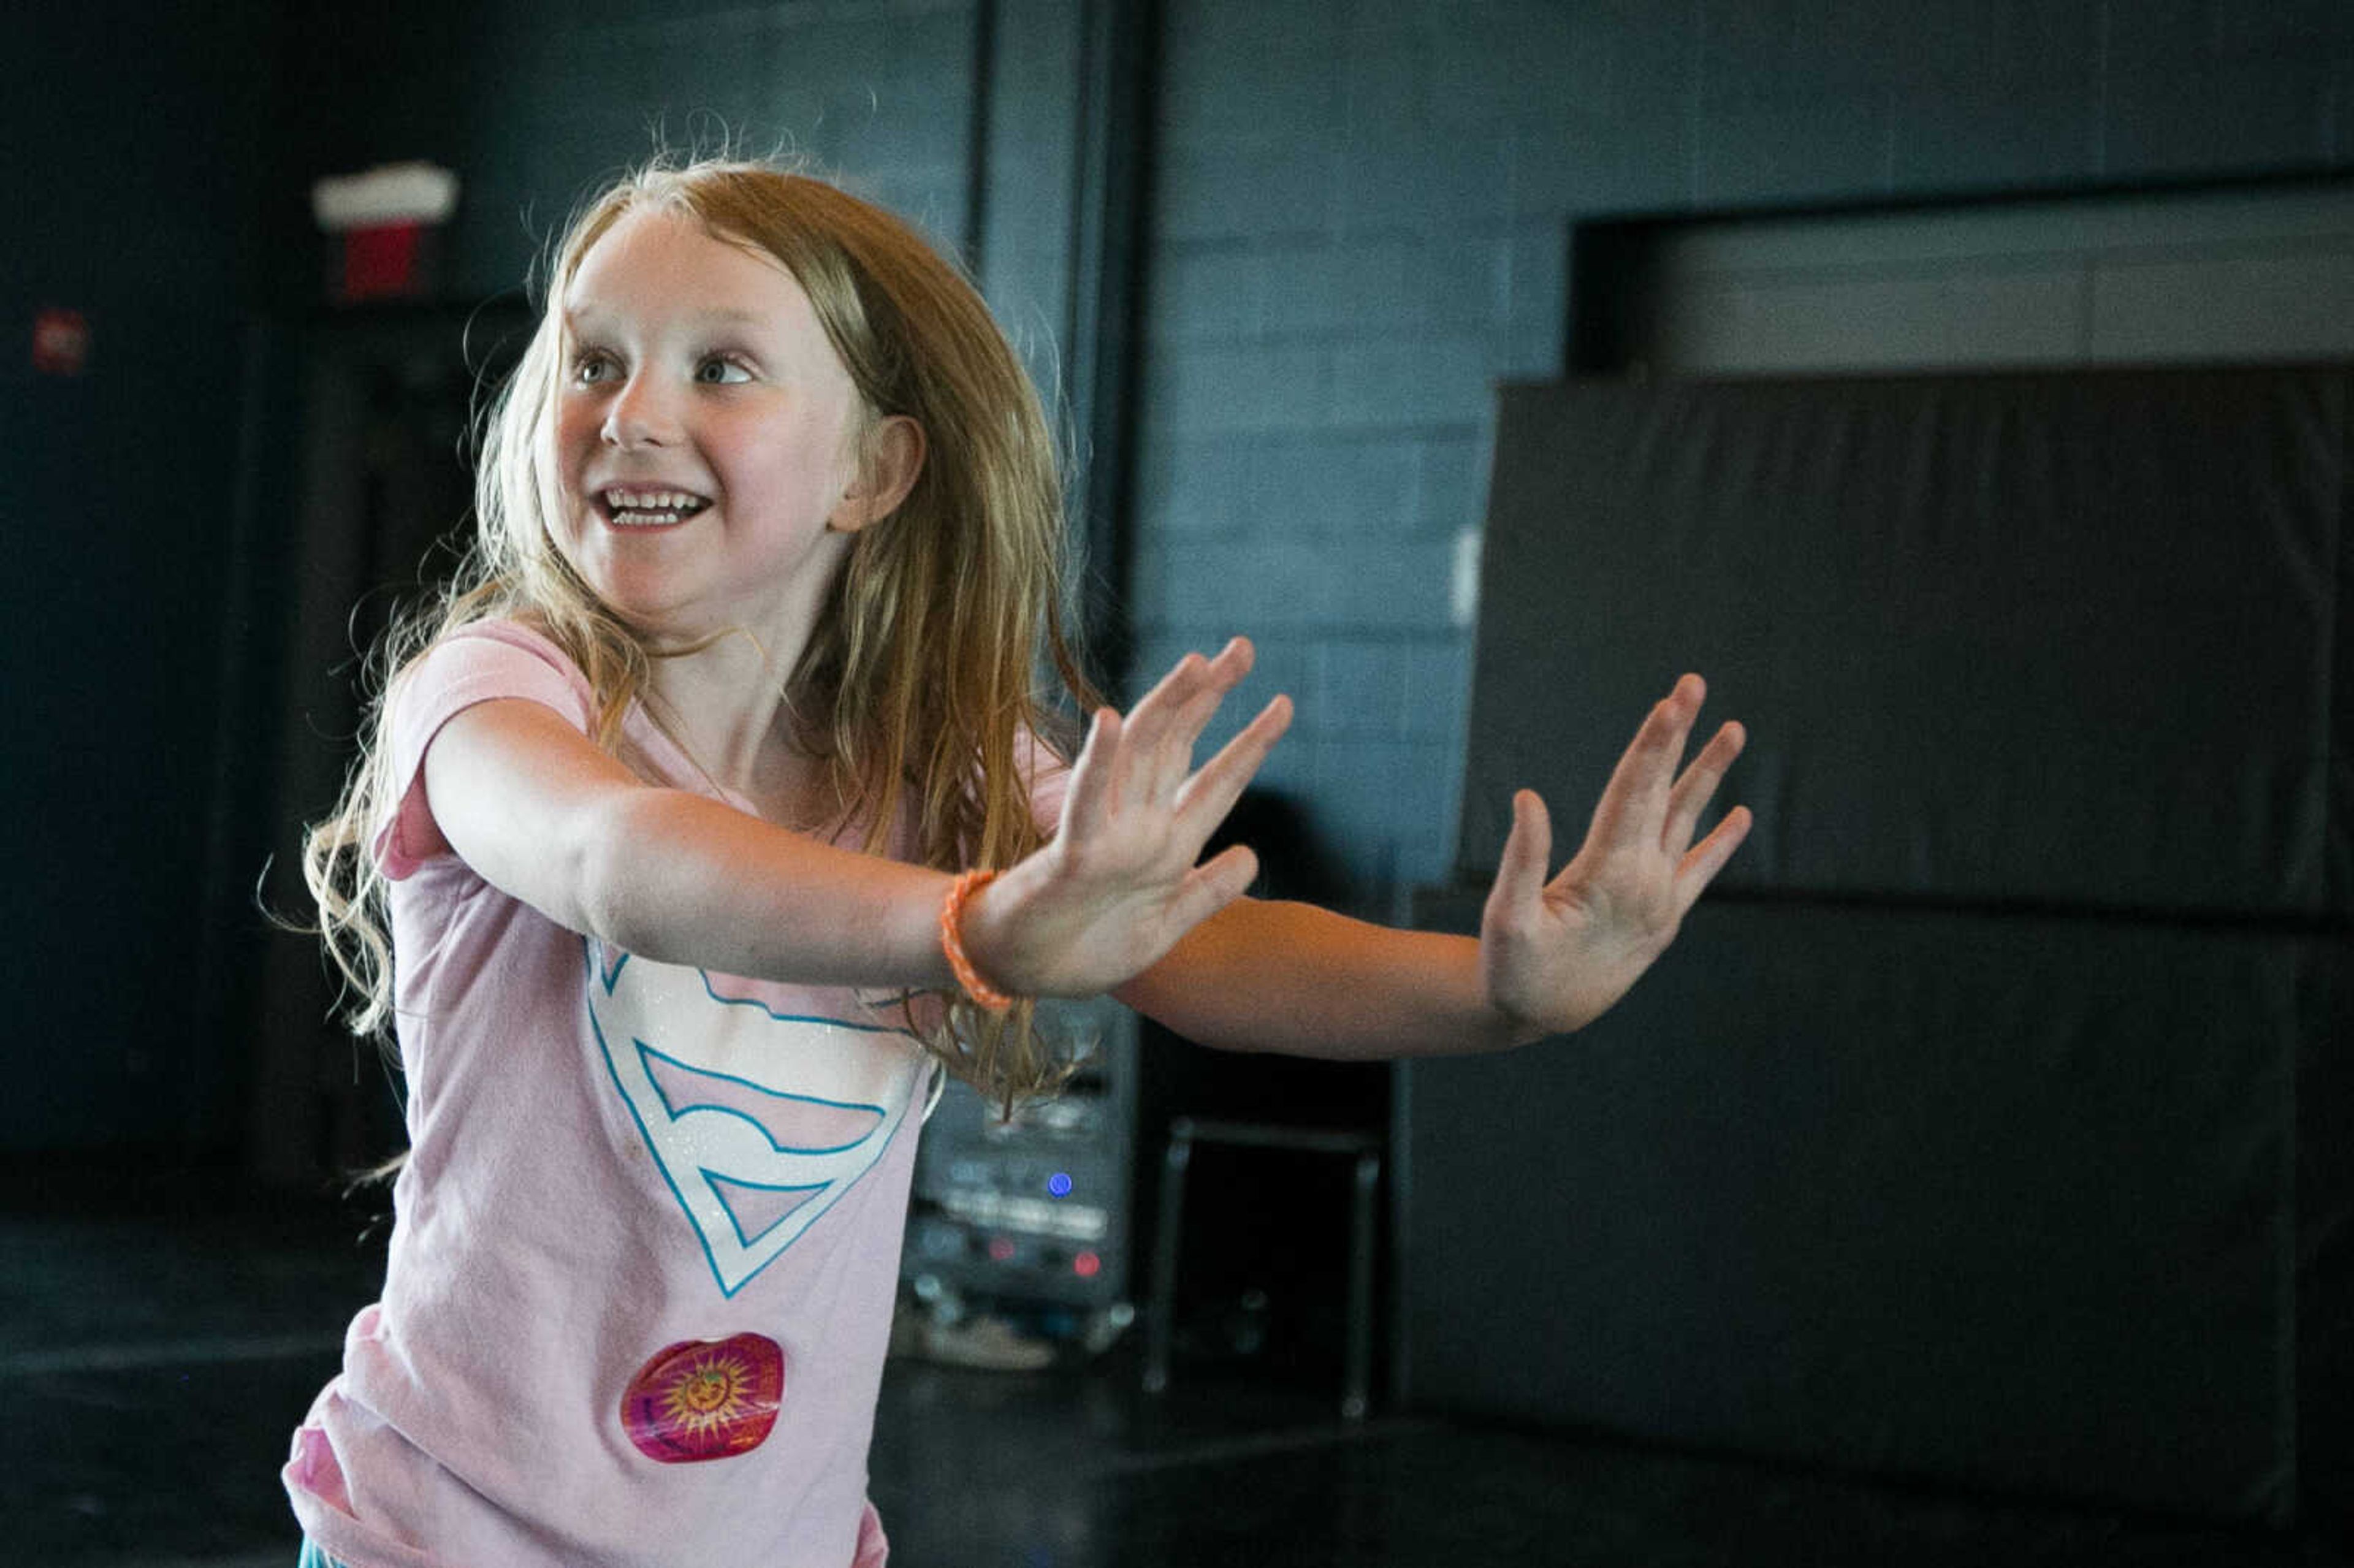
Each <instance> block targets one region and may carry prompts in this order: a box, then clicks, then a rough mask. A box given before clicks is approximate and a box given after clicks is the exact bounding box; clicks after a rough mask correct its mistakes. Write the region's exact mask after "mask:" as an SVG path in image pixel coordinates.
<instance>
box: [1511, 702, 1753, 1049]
mask: <svg viewBox="0 0 2354 1568" xmlns="http://www.w3.org/2000/svg"><path fill="white" fill-rule="evenodd" d="M1706 695H1707V687H1706V686H1705V685H1704V684H1703V683H1702V681H1701V678H1700V677H1699V676H1698V675H1686V676H1685V677H1684V678H1683V679H1682V680H1681V681H1679V682H1677V683H1676V687H1675V690H1674V691H1672V692H1670V694H1668V696H1667V698H1666V699H1665V700H1664V701H1662V702H1661V703H1660V704H1659V705H1658V706H1657V707H1654V708H1653V709H1652V710H1651V713H1650V716H1649V717H1648V718H1647V719H1645V720H1644V721H1643V727H1642V728H1641V729H1640V730H1639V731H1638V732H1637V733H1636V736H1635V739H1634V743H1633V744H1632V745H1630V746H1629V747H1628V748H1627V752H1626V755H1625V756H1623V757H1621V758H1619V759H1618V766H1617V768H1616V769H1614V770H1613V771H1612V773H1611V775H1610V782H1609V785H1608V787H1607V788H1606V789H1604V790H1603V792H1602V800H1601V802H1600V803H1599V804H1598V805H1596V807H1595V809H1594V821H1593V825H1592V826H1591V827H1590V828H1588V829H1587V831H1586V835H1585V843H1584V844H1583V845H1582V846H1580V848H1579V849H1578V852H1577V853H1576V855H1575V857H1574V858H1573V859H1572V860H1571V861H1570V863H1569V864H1568V865H1566V866H1564V868H1563V869H1562V872H1561V874H1560V875H1558V876H1555V877H1554V878H1553V880H1552V881H1550V882H1547V881H1546V880H1545V868H1546V866H1547V865H1548V864H1550V863H1551V855H1552V851H1553V828H1552V824H1551V821H1550V820H1549V818H1548V817H1547V814H1546V811H1545V806H1544V802H1543V800H1540V799H1538V798H1537V795H1536V793H1535V791H1533V790H1529V789H1523V790H1522V791H1520V793H1518V794H1517V795H1515V796H1513V798H1512V832H1511V837H1510V838H1509V839H1507V840H1506V841H1505V843H1504V853H1503V857H1502V862H1501V863H1500V865H1499V866H1498V868H1497V872H1496V882H1495V885H1494V887H1493V888H1492V889H1491V890H1490V893H1489V895H1488V905H1487V910H1486V913H1485V914H1484V915H1483V916H1482V917H1481V919H1480V923H1479V978H1480V982H1481V985H1482V987H1483V989H1484V991H1485V992H1486V995H1487V1000H1488V1002H1489V1005H1490V1007H1492V1008H1494V1009H1495V1010H1496V1011H1497V1012H1498V1013H1499V1014H1500V1017H1501V1019H1502V1020H1503V1021H1504V1022H1505V1023H1506V1024H1507V1025H1508V1026H1509V1027H1510V1028H1511V1031H1512V1033H1514V1035H1515V1037H1516V1038H1519V1039H1522V1040H1533V1039H1537V1038H1539V1037H1541V1036H1543V1035H1546V1034H1554V1033H1565V1032H1567V1031H1569V1030H1573V1029H1577V1028H1581V1027H1583V1026H1584V1025H1585V1024H1587V1023H1590V1022H1593V1021H1594V1020H1595V1019H1596V1018H1598V1017H1600V1016H1601V1015H1602V1013H1603V1012H1605V1011H1606V1009H1608V1008H1609V1006H1610V1005H1611V1004H1612V1003H1613V1002H1615V1001H1617V1000H1618V999H1619V998H1620V997H1622V996H1624V995H1625V994H1626V993H1627V991H1628V988H1629V987H1631V986H1632V985H1633V984H1634V983H1635V981H1636V980H1638V979H1640V978H1641V976H1642V974H1643V971H1644V970H1645V969H1649V968H1650V966H1651V963H1652V961H1653V960H1654V959H1657V958H1658V957H1659V955H1660V954H1661V953H1662V952H1664V951H1666V950H1667V947H1668V944H1669V943H1670V942H1672V941H1673V940H1675V936H1676V931H1677V928H1678V927H1680V926H1681V924H1682V921H1683V917H1684V915H1685V912H1686V911H1688V910H1690V909H1691V906H1692V905H1693V904H1694V903H1695V902H1696V901H1697V900H1698V899H1699V897H1700V895H1701V893H1702V890H1703V889H1705V888H1706V887H1707V886H1708V885H1709V883H1710V881H1711V880H1712V879H1713V878H1714V877H1715V875H1716V874H1717V873H1718V872H1719V871H1720V870H1722V869H1723V866H1724V863H1725V862H1726V861H1728V860H1730V859H1731V858H1732V857H1733V852H1734V850H1736V849H1738V848H1740V847H1741V841H1742V840H1743V839H1744V838H1746V837H1747V836H1748V834H1749V827H1750V821H1751V818H1750V814H1749V810H1748V808H1746V807H1744V806H1735V807H1734V808H1733V810H1730V811H1728V812H1726V813H1725V815H1724V819H1723V821H1720V822H1718V823H1717V825H1716V827H1715V829H1714V831H1713V832H1711V833H1710V834H1709V835H1708V836H1707V837H1706V838H1704V839H1702V840H1701V842H1699V843H1697V844H1694V843H1693V842H1691V841H1692V834H1693V833H1694V832H1695V831H1696V830H1697V829H1698V827H1699V823H1700V817H1701V813H1702V810H1705V809H1706V808H1707V805H1708V801H1709V798H1710V797H1711V796H1712V795H1713V794H1714V793H1715V792H1716V787H1717V785H1718V784H1719V783H1720V782H1721V781H1722V780H1723V778H1724V772H1725V769H1726V768H1729V767H1730V766H1732V763H1733V759H1734V758H1735V757H1738V756H1739V755H1740V754H1741V747H1742V744H1743V741H1744V739H1745V736H1744V733H1743V731H1742V728H1741V726H1739V725H1738V724H1732V723H1728V724H1726V725H1724V726H1723V727H1722V728H1720V729H1719V730H1718V731H1717V732H1716V734H1715V735H1714V736H1712V737H1711V739H1710V740H1709V743H1708V744H1707V745H1706V746H1705V747H1702V750H1701V753H1700V755H1699V756H1698V757H1696V758H1693V759H1692V762H1691V766H1690V767H1688V768H1685V769H1684V770H1683V772H1682V773H1681V775H1679V774H1678V773H1677V772H1676V765H1677V763H1678V762H1679V761H1680V760H1681V758H1682V757H1683V750H1684V742H1685V740H1686V738H1687V737H1688V736H1690V735H1691V726H1692V721H1693V720H1694V719H1695V718H1697V717H1698V716H1699V715H1700V708H1701V703H1702V700H1703V699H1704V698H1705V696H1706Z"/></svg>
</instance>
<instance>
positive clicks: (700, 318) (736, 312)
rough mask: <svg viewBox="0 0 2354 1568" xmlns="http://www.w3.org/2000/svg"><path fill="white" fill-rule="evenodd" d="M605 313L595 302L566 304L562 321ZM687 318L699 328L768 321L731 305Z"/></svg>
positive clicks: (761, 315)
mask: <svg viewBox="0 0 2354 1568" xmlns="http://www.w3.org/2000/svg"><path fill="white" fill-rule="evenodd" d="M606 313H607V310H606V308H605V307H604V306H602V305H600V304H599V302H597V301H595V300H590V301H588V302H586V303H584V304H580V305H570V304H567V305H566V306H565V307H564V320H565V323H566V324H567V325H569V324H571V323H574V322H577V321H578V320H580V319H581V318H583V317H588V318H591V319H593V318H595V317H597V316H600V315H604V314H606ZM688 318H689V319H690V320H691V321H693V322H694V323H695V324H697V325H699V326H758V325H759V324H760V323H762V322H764V321H766V320H768V316H767V313H764V312H761V311H748V310H744V309H741V308H739V307H737V306H732V305H730V306H721V305H713V306H708V307H706V308H705V309H702V310H697V311H691V312H689V313H688Z"/></svg>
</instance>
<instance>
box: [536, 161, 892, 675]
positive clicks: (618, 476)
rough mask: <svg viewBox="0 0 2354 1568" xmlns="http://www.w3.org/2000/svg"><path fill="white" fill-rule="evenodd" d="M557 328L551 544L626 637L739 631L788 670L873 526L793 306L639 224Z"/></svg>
mask: <svg viewBox="0 0 2354 1568" xmlns="http://www.w3.org/2000/svg"><path fill="white" fill-rule="evenodd" d="M563 312H564V326H565V359H564V369H563V376H564V379H563V386H562V388H561V390H560V392H559V393H558V396H557V417H556V441H557V462H558V467H559V471H560V473H561V474H562V478H563V484H564V505H563V508H562V512H561V515H560V516H559V518H558V519H557V547H558V548H559V549H561V550H562V551H563V553H564V556H565V558H566V559H567V560H568V561H569V562H570V563H571V564H572V567H573V568H574V569H575V570H576V571H578V573H579V574H580V576H581V577H582V578H583V579H584V580H585V581H587V582H588V584H589V586H590V587H592V588H595V589H596V591H597V592H598V594H599V595H600V596H601V597H602V598H603V599H605V601H606V602H607V603H608V604H610V605H611V606H612V607H613V609H616V610H617V611H619V612H620V614H621V615H622V616H623V618H624V619H626V620H629V621H630V622H631V624H632V625H634V626H636V627H637V628H639V630H642V631H643V632H646V633H649V634H652V635H654V636H656V637H658V638H662V639H664V640H668V639H673V638H677V639H685V638H695V637H701V636H705V635H707V634H709V633H712V632H716V631H720V630H730V629H736V628H741V629H744V630H749V631H751V632H753V633H754V634H755V635H756V636H758V638H759V639H760V640H761V641H762V643H763V644H764V645H765V646H766V647H767V648H768V649H769V652H770V653H771V655H772V656H774V657H776V658H778V659H779V661H780V662H782V663H783V665H784V666H785V667H786V668H790V666H791V662H792V661H793V660H795V659H796V658H797V657H798V656H799V652H800V649H801V645H802V644H803V642H805V641H806V640H807V638H808V635H809V630H810V628H811V626H812V625H814V624H815V621H816V616H817V610H818V608H819V606H820V605H821V604H822V602H823V599H824V596H825V595H826V594H827V592H829V591H830V590H831V589H832V585H833V581H834V577H835V576H836V574H837V572H838V571H839V569H840V567H841V562H842V557H843V553H844V552H845V551H846V550H847V548H848V546H849V543H850V541H849V538H848V532H849V531H851V530H854V529H855V528H856V527H858V526H862V525H863V524H864V523H865V522H866V521H868V520H870V518H869V516H868V514H867V509H865V508H863V507H862V506H861V505H859V504H858V503H856V502H855V500H854V494H855V492H856V489H857V486H858V482H859V468H858V462H857V455H858V453H857V448H858V442H859V440H860V438H861V436H862V433H863V429H864V423H865V416H864V409H863V408H862V407H861V403H860V398H859V395H858V391H857V388H856V387H855V385H854V383H853V382H852V380H851V378H850V373H849V371H848V370H846V369H845V368H844V367H843V364H842V360H841V358H840V356H839V355H836V354H835V352H834V349H833V345H832V343H831V342H830V341H829V340H828V339H827V337H826V335H825V330H824V328H823V327H822V326H821V325H820V324H819V323H818V319H817V313H816V312H815V310H814V309H813V308H812V307H811V304H810V301H809V296H808V295H807V294H806V293H804V292H803V291H802V289H801V284H800V283H799V282H798V281H795V280H794V278H793V276H792V274H791V273H790V272H788V271H787V270H785V269H784V268H783V267H782V266H780V265H779V264H778V263H777V262H775V261H773V260H769V258H768V257H767V256H765V255H764V254H762V253H760V252H758V251H757V250H753V249H748V248H746V247H743V246H739V245H736V244H731V243H729V242H728V241H726V240H724V239H720V238H715V237H714V236H713V235H712V234H711V232H710V231H709V230H707V229H706V228H704V226H703V225H702V223H701V222H700V221H699V220H697V219H696V218H695V217H692V216H691V215H687V214H684V213H676V212H671V211H666V210H663V209H658V208H648V209H641V210H639V211H635V212H632V213H630V214H628V215H626V216H624V217H622V218H621V219H620V221H619V222H617V223H616V224H615V225H614V226H613V227H612V228H610V230H608V231H607V232H606V234H605V235H604V236H603V237H602V238H599V240H598V241H597V243H596V244H595V245H594V246H592V247H591V248H590V249H589V251H588V255H587V256H586V257H584V258H583V259H582V260H581V263H580V266H579V269H578V270H577V271H576V272H575V273H574V274H573V278H572V282H571V286H570V287H569V288H568V289H567V291H566V294H565V297H564V301H563ZM829 523H832V524H834V525H835V527H836V528H837V529H839V530H841V531H839V532H836V531H829V528H828V524H829Z"/></svg>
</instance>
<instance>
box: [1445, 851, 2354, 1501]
mask: <svg viewBox="0 0 2354 1568" xmlns="http://www.w3.org/2000/svg"><path fill="white" fill-rule="evenodd" d="M1452 903H1453V905H1454V907H1451V908H1447V907H1441V908H1432V907H1426V908H1425V909H1424V911H1423V916H1424V920H1425V923H1428V924H1437V925H1441V926H1445V925H1457V926H1460V925H1463V924H1467V923H1469V922H1471V921H1474V920H1476V918H1477V905H1476V901H1475V900H1474V899H1473V897H1472V896H1471V895H1469V894H1465V895H1458V897H1456V898H1455V899H1454V900H1453V901H1452ZM2332 951H2334V949H2333V948H2331V947H2330V945H2329V944H2328V943H2327V942H2324V941H2321V940H2317V939H2304V938H2281V937H2276V936H2275V937H2267V936H2264V935H2260V934H2243V933H2233V932H2228V931H2216V930H2212V929H2198V928H2168V927H2161V926H2156V925H2152V924H2148V923H2118V922H2109V921H2105V920H2091V919H2074V918H2031V917H2027V916H2016V915H2014V916H2002V917H1994V916H1980V915H1975V914H1959V913H1951V912H1929V911H1914V912H1903V911H1896V910H1861V909H1851V908H1840V907H1830V906H1803V905H1781V904H1765V903H1735V902H1711V903H1704V904H1703V905H1702V906H1701V907H1700V908H1699V909H1698V910H1697V911H1695V913H1694V914H1693V916H1692V917H1691V920H1690V921H1689V923H1688V924H1687V926H1686V928H1685V931H1684V933H1683V937H1682V938H1681V942H1680V943H1679V945H1678V946H1677V948H1674V949H1672V950H1671V951H1670V954H1669V955H1668V957H1667V959H1665V960H1664V961H1663V963H1662V965H1661V966H1660V967H1659V969H1657V970H1656V971H1654V973H1652V974H1651V975H1650V976H1649V978H1648V979H1646V980H1645V981H1644V982H1643V984H1642V985H1641V986H1638V988H1637V989H1636V991H1634V992H1633V993H1632V995H1630V996H1629V997H1628V999H1627V1001H1625V1002H1623V1003H1622V1004H1621V1005H1620V1007H1619V1008H1618V1009H1617V1010H1616V1011H1614V1012H1612V1013H1610V1014H1609V1015H1607V1016H1606V1018H1605V1019H1603V1020H1602V1021H1601V1022H1599V1023H1597V1024H1596V1025H1595V1026H1594V1027H1593V1028H1591V1029H1590V1030H1588V1031H1587V1032H1585V1033H1583V1034H1581V1035H1579V1036H1576V1037H1574V1038H1571V1039H1566V1040H1553V1041H1548V1042H1545V1043H1544V1044H1541V1045H1538V1046H1534V1047H1531V1048H1529V1049H1527V1050H1524V1051H1521V1052H1517V1053H1512V1054H1503V1055H1499V1056H1490V1057H1471V1058H1463V1059H1458V1060H1439V1061H1430V1062H1417V1063H1415V1064H1413V1065H1411V1066H1410V1067H1408V1068H1407V1069H1405V1072H1404V1074H1403V1075H1402V1078H1401V1087H1402V1094H1403V1105H1402V1108H1401V1112H1400V1125H1401V1128H1402V1129H1403V1131H1402V1138H1401V1141H1402V1144H1403V1154H1404V1165H1403V1169H1402V1171H1400V1173H1399V1174H1400V1192H1401V1208H1400V1216H1401V1234H1400V1244H1399V1245H1400V1264H1401V1266H1400V1271H1399V1272H1400V1278H1401V1282H1402V1284H1401V1291H1402V1303H1401V1305H1402V1309H1403V1328H1402V1333H1403V1341H1404V1351H1405V1364H1404V1371H1405V1378H1406V1382H1407V1385H1408V1388H1409V1391H1410V1395H1411V1398H1412V1400H1413V1402H1414V1403H1415V1404H1416V1405H1418V1406H1432V1407H1437V1408H1441V1409H1457V1410H1463V1411H1469V1412H1477V1413H1480V1414H1490V1415H1498V1414H1500V1415H1509V1416H1514V1417H1522V1418H1529V1419H1534V1420H1539V1421H1543V1422H1549V1423H1559V1424H1567V1425H1592V1426H1599V1427H1602V1428H1605V1429H1607V1430H1612V1431H1616V1432H1621V1433H1628V1434H1635V1435H1639V1436H1647V1437H1651V1438H1657V1439H1663V1440H1668V1441H1672V1442H1677V1443H1685V1444H1694V1445H1701V1446H1724V1447H1729V1448H1734V1449H1739V1450H1744V1451H1748V1452H1755V1453H1763V1454H1767V1455H1773V1456H1777V1457H1788V1458H1795V1459H1800V1460H1806V1461H1816V1462H1824V1463H1829V1464H1833V1465H1839V1466H1852V1467H1861V1468H1865V1469H1870V1470H1872V1471H1877V1472H1883V1473H1895V1474H1900V1475H1902V1474H1910V1475H1916V1476H1924V1477H1930V1478H1937V1479H1940V1480H1943V1481H1947V1482H1959V1483H1964V1484H1968V1485H1984V1486H1990V1487H1995V1488H1999V1489H2024V1490H2029V1491H2038V1492H2048V1493H2055V1494H2062V1495H2067V1496H2073V1497H2078V1498H2086V1499H2104V1500H2113V1501H2117V1502H2122V1503H2126V1504H2130V1505H2137V1506H2147V1507H2151V1508H2158V1509H2165V1510H2194V1511H2199V1512H2204V1513H2210V1514H2214V1515H2218V1516H2227V1517H2239V1518H2250V1517H2260V1518H2269V1519H2278V1518H2280V1517H2282V1516H2283V1514H2284V1513H2285V1510H2286V1509H2287V1508H2288V1506H2289V1501H2290V1499H2291V1496H2292V1494H2293V1490H2294V1480H2293V1474H2294V1472H2293V1466H2294V1462H2295V1460H2294V1440H2293V1407H2294V1403H2295V1394H2294V1385H2293V1378H2294V1373H2295V1361H2294V1340H2295V1325H2294V1321H2293V1295H2294V1286H2293V1283H2292V1277H2291V1270H2290V1267H2289V1261H2288V1260H2289V1257H2290V1253H2291V1234H2290V1231H2291V1226H2292V1225H2293V1224H2294V1213H2293V1188H2294V1186H2295V1183H2296V1155H2295V1151H2294V1150H2293V1148H2292V1144H2291V1138H2292V1131H2293V1122H2294V1111H2293V1108H2292V1102H2293V1097H2294V1092H2295V1083H2294V1078H2295V1069H2294V1064H2295V1062H2296V1050H2297V1045H2296V1041H2297V1032H2298V1026H2299V1012H2300V1009H2301V1008H2302V1007H2305V1006H2306V1005H2309V998H2310V995H2311V991H2312V977H2313V975H2314V974H2315V973H2316V972H2317V965H2318V964H2320V962H2321V961H2322V959H2323V956H2324V955H2326V954H2327V953H2330V952H2332ZM2337 1299H2338V1300H2340V1301H2342V1300H2343V1299H2344V1298H2343V1296H2342V1294H2341V1295H2339V1296H2338V1297H2337Z"/></svg>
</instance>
